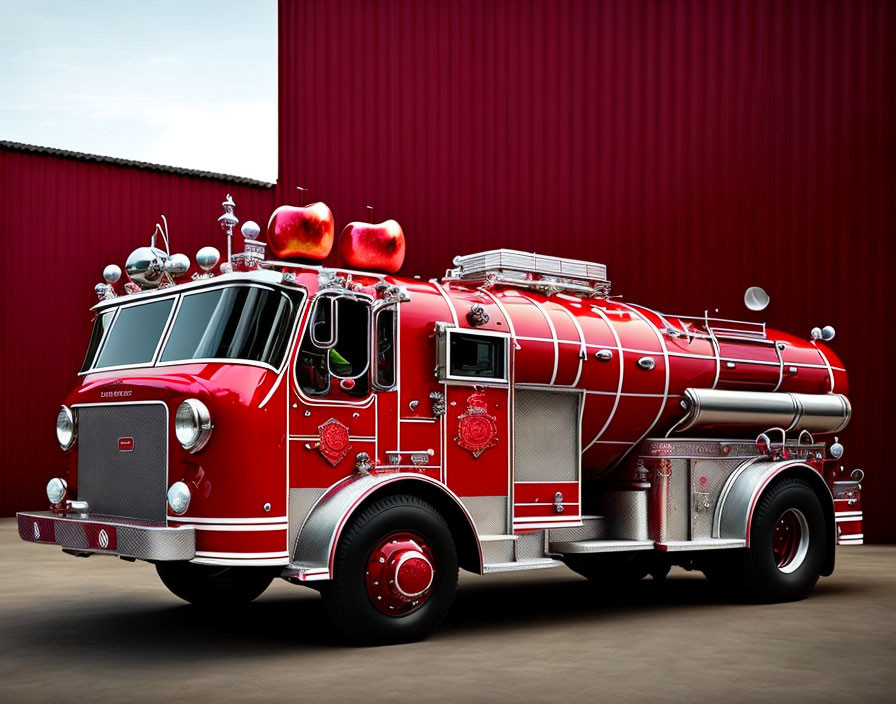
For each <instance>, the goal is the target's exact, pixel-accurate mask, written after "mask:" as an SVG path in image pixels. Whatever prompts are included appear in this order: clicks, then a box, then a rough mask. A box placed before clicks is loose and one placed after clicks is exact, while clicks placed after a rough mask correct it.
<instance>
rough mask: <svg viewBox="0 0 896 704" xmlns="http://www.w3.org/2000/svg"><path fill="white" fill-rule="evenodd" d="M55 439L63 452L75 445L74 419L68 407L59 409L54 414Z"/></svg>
mask: <svg viewBox="0 0 896 704" xmlns="http://www.w3.org/2000/svg"><path fill="white" fill-rule="evenodd" d="M56 439H57V440H58V441H59V447H61V448H62V449H63V450H67V449H69V448H70V447H71V446H72V445H74V444H75V417H74V416H73V415H72V410H71V409H70V408H69V407H68V406H63V407H62V408H60V409H59V413H57V414H56Z"/></svg>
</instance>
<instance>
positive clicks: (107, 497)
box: [77, 403, 168, 523]
mask: <svg viewBox="0 0 896 704" xmlns="http://www.w3.org/2000/svg"><path fill="white" fill-rule="evenodd" d="M77 411H78V499H80V500H83V501H87V503H88V504H89V506H90V513H91V514H104V515H107V516H129V517H132V518H140V519H144V520H147V521H156V522H158V523H164V522H165V520H166V491H167V488H168V487H167V484H168V408H167V406H165V404H163V403H152V404H127V403H115V404H109V405H105V406H80V407H78V409H77ZM122 439H127V440H128V442H127V443H124V444H122V443H120V442H119V441H120V440H122ZM123 447H126V448H128V449H127V450H123V449H121V448H123Z"/></svg>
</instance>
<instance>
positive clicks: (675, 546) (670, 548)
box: [656, 538, 747, 552]
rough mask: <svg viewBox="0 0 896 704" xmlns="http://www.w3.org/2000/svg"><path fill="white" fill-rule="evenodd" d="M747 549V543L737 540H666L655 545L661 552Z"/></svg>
mask: <svg viewBox="0 0 896 704" xmlns="http://www.w3.org/2000/svg"><path fill="white" fill-rule="evenodd" d="M745 547H747V541H746V540H741V539H737V538H706V539H704V540H667V541H666V542H665V543H657V544H656V549H657V550H662V551H663V552H690V551H691V550H731V549H734V548H745Z"/></svg>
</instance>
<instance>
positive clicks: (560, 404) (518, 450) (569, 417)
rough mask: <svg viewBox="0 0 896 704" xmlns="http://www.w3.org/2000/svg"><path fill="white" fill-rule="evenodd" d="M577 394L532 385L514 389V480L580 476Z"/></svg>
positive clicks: (551, 479)
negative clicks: (534, 387) (531, 387)
mask: <svg viewBox="0 0 896 704" xmlns="http://www.w3.org/2000/svg"><path fill="white" fill-rule="evenodd" d="M579 398H580V397H579V395H578V394H572V393H566V392H559V391H542V390H535V389H526V388H517V389H515V391H514V426H513V472H514V474H513V477H514V481H517V482H525V481H576V480H578V478H579V459H580V455H579Z"/></svg>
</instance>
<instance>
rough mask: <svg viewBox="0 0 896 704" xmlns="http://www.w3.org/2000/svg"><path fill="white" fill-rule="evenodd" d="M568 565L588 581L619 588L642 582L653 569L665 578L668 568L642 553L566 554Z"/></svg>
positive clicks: (610, 587) (604, 586)
mask: <svg viewBox="0 0 896 704" xmlns="http://www.w3.org/2000/svg"><path fill="white" fill-rule="evenodd" d="M564 561H565V562H566V565H567V567H569V569H571V570H572V571H573V572H577V573H578V574H580V575H582V576H583V577H585V578H586V579H587V580H588V581H590V582H594V584H595V585H597V586H600V587H602V588H608V589H618V588H620V587H625V586H627V585H631V584H633V583H634V582H640V581H641V580H642V579H644V578H645V577H646V576H647V575H648V574H651V572H652V571H654V570H656V572H657V574H661V575H662V577H658V578H657V579H660V578H665V576H666V574H668V572H669V570H668V568H666V569H665V572H663V571H662V570H661V569H660V568H659V566H655V565H654V564H653V563H652V562H651V561H650V559H649V558H648V557H647V556H646V555H644V554H642V553H637V552H635V553H632V552H628V553H597V554H591V555H589V554H583V555H566V556H565V557H564Z"/></svg>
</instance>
